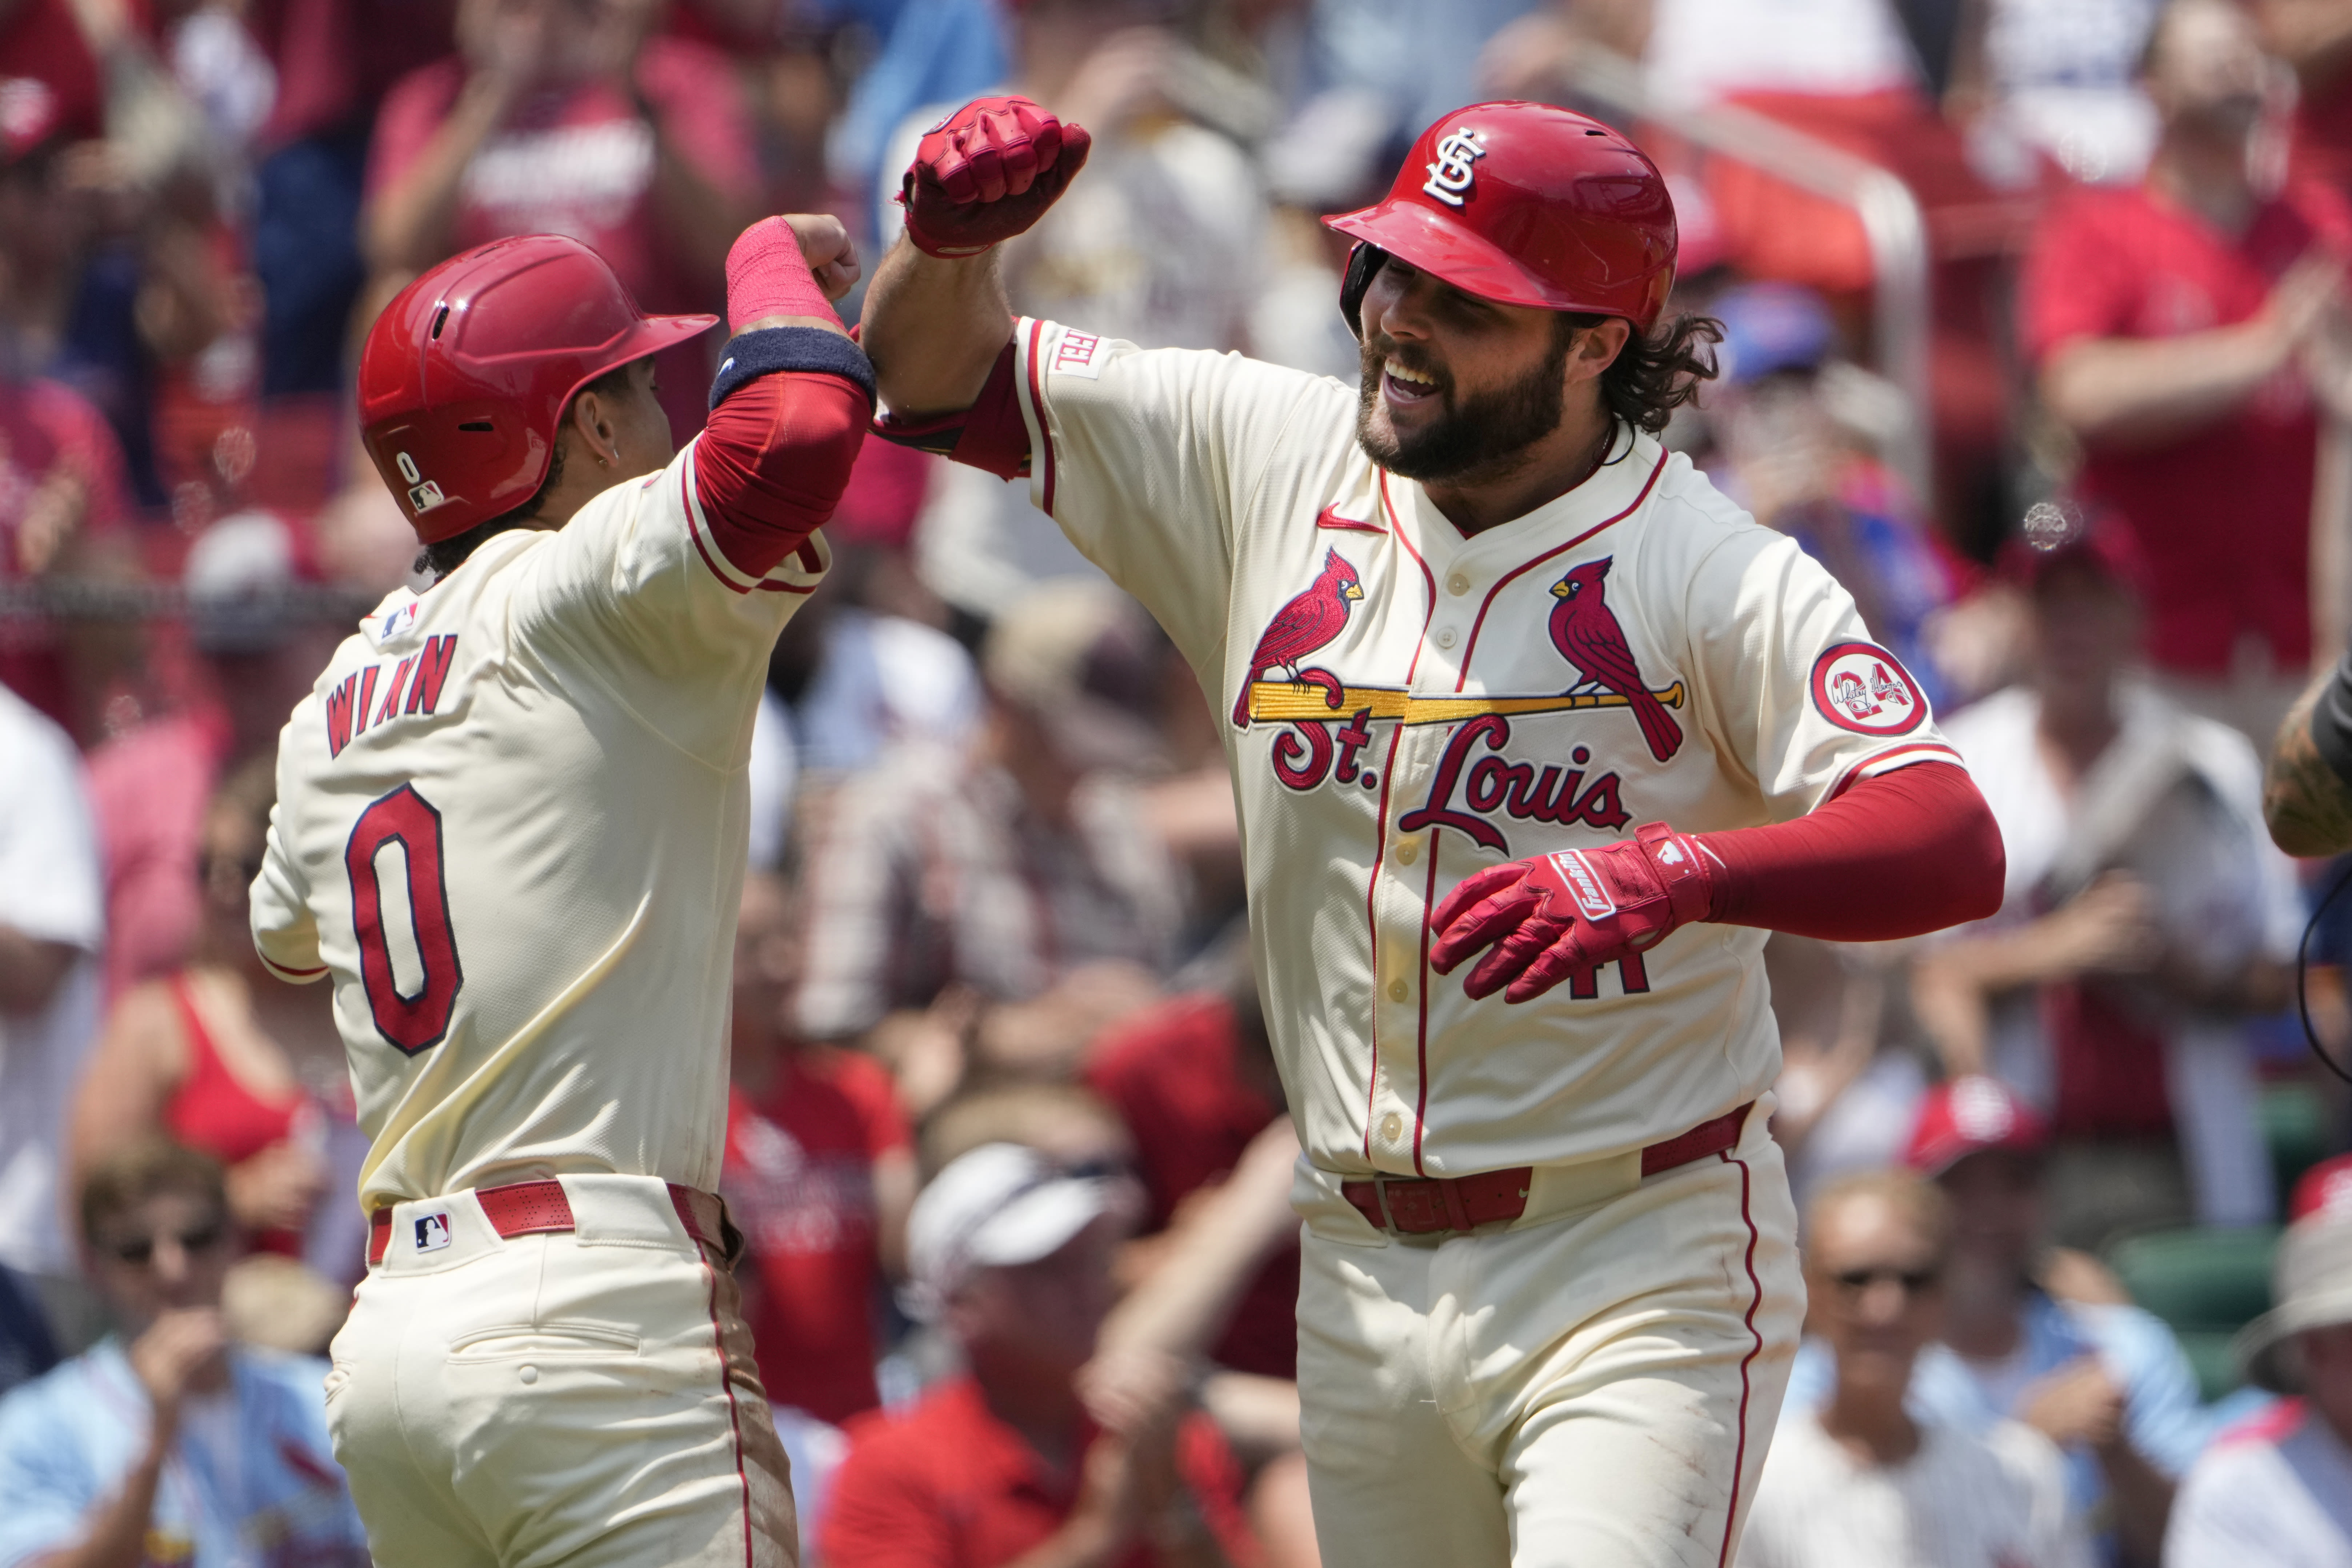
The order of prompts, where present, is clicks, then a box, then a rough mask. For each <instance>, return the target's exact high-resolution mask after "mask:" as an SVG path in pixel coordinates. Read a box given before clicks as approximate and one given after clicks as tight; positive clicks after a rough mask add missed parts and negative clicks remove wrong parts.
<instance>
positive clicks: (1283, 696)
mask: <svg viewBox="0 0 2352 1568" xmlns="http://www.w3.org/2000/svg"><path fill="white" fill-rule="evenodd" d="M1651 695H1652V696H1654V697H1655V698H1656V699H1657V700H1659V701H1661V702H1663V703H1664V704H1665V705H1666V706H1667V707H1669V708H1680V707H1681V706H1682V705H1683V683H1682V682H1681V681H1679V680H1677V681H1675V683H1674V684H1673V685H1672V686H1669V687H1667V688H1666V689H1664V691H1654V692H1652V693H1651ZM1631 705H1632V703H1631V700H1630V699H1628V698H1624V697H1621V696H1619V695H1618V694H1617V693H1615V692H1613V691H1584V692H1578V693H1574V694H1572V695H1555V696H1549V697H1421V696H1416V695H1415V694H1413V693H1412V692H1411V691H1408V690H1406V689H1404V688H1402V687H1401V686H1343V687H1341V688H1340V689H1339V696H1338V698H1337V699H1336V700H1335V699H1334V698H1333V697H1332V695H1331V694H1330V693H1329V692H1328V691H1326V690H1325V689H1323V688H1321V687H1320V686H1309V685H1306V684H1301V683H1297V682H1293V681H1287V680H1261V681H1259V682H1257V683H1256V684H1255V686H1252V687H1251V688H1250V693H1249V716H1250V719H1251V721H1253V722H1255V721H1257V720H1260V719H1265V720H1269V721H1273V722H1276V723H1296V722H1297V721H1301V720H1306V719H1328V718H1330V717H1331V716H1332V715H1333V713H1334V712H1335V711H1336V712H1340V713H1349V712H1354V711H1356V710H1359V709H1361V710H1364V714H1365V717H1367V718H1370V719H1392V720H1396V721H1400V722H1402V723H1406V724H1458V723H1460V722H1461V721H1463V720H1465V719H1475V718H1478V717H1479V716H1481V715H1482V714H1487V713H1507V714H1521V713H1574V712H1578V711H1580V710H1584V709H1589V708H1625V707H1630V706H1631Z"/></svg>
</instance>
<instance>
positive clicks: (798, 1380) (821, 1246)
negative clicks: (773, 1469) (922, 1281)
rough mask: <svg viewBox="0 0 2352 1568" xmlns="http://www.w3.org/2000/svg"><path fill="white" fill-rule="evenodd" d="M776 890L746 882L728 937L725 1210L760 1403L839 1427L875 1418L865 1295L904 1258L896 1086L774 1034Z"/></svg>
mask: <svg viewBox="0 0 2352 1568" xmlns="http://www.w3.org/2000/svg"><path fill="white" fill-rule="evenodd" d="M797 945H798V944H797V943H796V942H795V941H794V938H793V910H792V904H791V900H790V898H789V896H788V895H787V894H786V892H785V890H784V886H783V884H782V882H781V881H779V880H778V879H776V878H774V877H772V876H768V875H766V874H764V873H761V872H757V871H755V872H753V873H751V875H750V876H749V877H748V878H746V879H745V880H744V884H743V906H742V914H741V917H740V921H739V923H738V924H737V926H736V930H735V1013H734V1025H733V1029H734V1033H733V1051H734V1054H733V1059H732V1063H731V1071H732V1074H733V1078H734V1084H733V1088H732V1089H731V1091H730V1098H729V1102H728V1116H727V1162H726V1165H725V1168H724V1170H723V1171H722V1172H721V1173H720V1176H719V1190H720V1191H721V1192H722V1193H723V1194H725V1195H726V1198H727V1205H728V1210H729V1212H730V1215H732V1216H733V1218H734V1221H735V1223H736V1224H737V1225H738V1226H740V1227H741V1229H742V1231H743V1234H744V1237H746V1239H747V1240H748V1241H749V1243H750V1246H751V1254H750V1258H749V1260H748V1261H749V1267H748V1268H744V1269H743V1270H741V1278H742V1284H743V1307H744V1310H743V1317H744V1321H746V1322H748V1323H750V1324H751V1339H752V1343H753V1345H754V1347H755V1349H756V1351H757V1353H758V1355H759V1360H760V1381H761V1382H762V1383H763V1384H766V1385H767V1389H768V1397H769V1398H770V1399H771V1400H772V1401H773V1402H774V1403H775V1404H777V1405H790V1406H794V1407H797V1408H799V1409H801V1410H804V1411H806V1412H808V1413H809V1414H810V1415H814V1416H816V1417H817V1418H818V1419H820V1420H823V1421H829V1422H832V1423H834V1424H835V1425H838V1424H840V1423H841V1422H844V1421H846V1420H848V1419H849V1418H850V1417H851V1416H853V1415H858V1414H859V1413H861V1412H863V1411H867V1410H871V1409H873V1408H874V1407H875V1405H877V1404H879V1403H880V1402H881V1401H880V1397H879V1395H878V1394H877V1393H876V1391H875V1385H874V1362H875V1343H874V1311H875V1304H876V1303H875V1290H876V1288H877V1285H879V1284H880V1282H881V1280H882V1275H883V1266H884V1262H885V1260H886V1259H887V1260H889V1262H890V1263H891V1264H892V1265H893V1267H894V1268H895V1266H896V1264H897V1262H898V1258H900V1256H901V1255H902V1254H903V1251H904V1245H905V1241H904V1238H905V1234H906V1222H907V1210H908V1206H909V1205H911V1204H912V1203H913V1202H914V1197H915V1157H914V1152H913V1142H912V1138H911V1136H910V1134H909V1133H908V1128H907V1119H906V1117H905V1116H904V1115H902V1114H901V1113H900V1111H899V1110H898V1101H897V1100H896V1099H895V1098H894V1094H893V1089H892V1087H891V1083H890V1075H889V1074H888V1073H887V1072H886V1071H884V1070H883V1068H882V1067H881V1065H880V1064H879V1063H877V1062H876V1061H875V1060H874V1059H873V1058H871V1057H866V1056H861V1055H858V1054H857V1053H856V1052H854V1051H845V1050H840V1049H837V1048H835V1047H825V1046H810V1045H805V1044H803V1043H802V1042H800V1041H798V1040H796V1039H794V1038H793V1037H792V1036H791V1035H790V1034H789V1033H787V1032H786V1030H785V1028H784V1020H783V1013H784V1003H785V999H786V998H787V997H788V996H789V995H790V994H791V992H792V985H793V979H794V976H795V973H796V971H797V968H798V964H797V962H796V949H797Z"/></svg>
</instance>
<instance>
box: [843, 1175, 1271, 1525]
mask: <svg viewBox="0 0 2352 1568" xmlns="http://www.w3.org/2000/svg"><path fill="white" fill-rule="evenodd" d="M1120 1206H1121V1205H1120V1203H1119V1198H1118V1183H1117V1182H1116V1181H1114V1180H1109V1179H1105V1178H1100V1177H1086V1176H1076V1175H1069V1174H1065V1173H1063V1172H1062V1171H1061V1170H1059V1169H1058V1168H1057V1167H1056V1166H1055V1165H1054V1164H1052V1163H1049V1162H1048V1161H1047V1160H1046V1159H1045V1157H1044V1156H1043V1155H1041V1154H1038V1153H1036V1152H1034V1151H1031V1150H1028V1149H1024V1148H1021V1147H1018V1146H1016V1145H1013V1144H1010V1143H991V1144H984V1145H982V1147H980V1148H978V1149H975V1150H972V1151H971V1152H969V1153H967V1154H964V1155H963V1156H961V1158H959V1159H957V1160H955V1161H954V1162H952V1163H950V1164H949V1165H948V1166H947V1167H946V1168H945V1169H943V1170H942V1171H940V1173H939V1175H938V1176H937V1177H936V1178H935V1179H934V1180H933V1181H932V1183H931V1184H930V1185H929V1187H927V1188H926V1189H925V1190H924V1192H923V1195H922V1196H921V1197H920V1198H919V1199H917V1200H916V1203H915V1209H914V1214H913V1215H912V1217H911V1218H910V1219H909V1221H908V1255H909V1261H910V1264H911V1268H912V1272H913V1276H914V1294H915V1296H916V1299H917V1300H916V1304H917V1305H918V1307H919V1309H920V1310H922V1311H923V1312H924V1313H925V1315H927V1316H929V1317H930V1318H931V1319H932V1320H933V1321H935V1322H936V1323H937V1324H938V1326H939V1327H940V1330H941V1331H943V1332H944V1334H945V1335H946V1337H947V1338H948V1339H949V1340H950V1341H951V1342H953V1343H954V1344H955V1346H956V1347H957V1349H958V1350H960V1351H961V1352H962V1356H963V1360H964V1363H965V1364H966V1366H967V1368H968V1369H969V1370H968V1372H967V1373H965V1374H964V1375H961V1376H958V1377H955V1378H952V1379H950V1380H949V1381H948V1382H946V1383H944V1384H940V1385H938V1386H936V1387H934V1388H933V1389H932V1390H931V1391H930V1392H929V1393H928V1394H925V1395H924V1397H923V1398H922V1399H921V1400H920V1401H919V1403H917V1404H916V1405H914V1406H913V1407H911V1408H910V1409H908V1410H906V1411H904V1412H902V1413H899V1414H896V1415H868V1416H865V1417H861V1418H860V1419H859V1420H858V1421H857V1422H856V1424H854V1425H853V1426H851V1428H850V1449H849V1457H848V1458H846V1459H845V1460H843V1461H842V1466H841V1469H840V1470H839V1472H838V1473H837V1474H836V1475H835V1479H834V1487H833V1495H832V1500H831V1502H830V1504H829V1511H828V1513H827V1515H826V1520H825V1524H824V1530H823V1532H822V1535H821V1537H820V1544H821V1546H822V1549H823V1557H824V1562H825V1563H827V1564H828V1568H1000V1565H1002V1564H1006V1563H1024V1564H1030V1563H1054V1564H1057V1565H1066V1568H1081V1565H1086V1568H1111V1565H1114V1564H1116V1565H1118V1568H1151V1565H1153V1564H1157V1565H1159V1568H1209V1565H1212V1564H1223V1563H1234V1562H1246V1561H1249V1560H1250V1559H1251V1558H1252V1557H1253V1556H1254V1555H1255V1552H1254V1543H1253V1542H1251V1541H1250V1539H1249V1537H1248V1534H1247V1531H1246V1529H1245V1528H1244V1526H1243V1525H1242V1524H1241V1522H1240V1518H1241V1516H1240V1512H1239V1508H1238V1503H1237V1499H1238V1495H1239V1489H1240V1473H1239V1468H1238V1467H1237V1466H1236V1465H1235V1464H1234V1458H1233V1456H1232V1453H1231V1451H1230V1450H1228V1449H1227V1448H1226V1447H1224V1443H1223V1438H1221V1437H1220V1436H1218V1435H1217V1431H1216V1428H1215V1426H1213V1424H1212V1423H1210V1422H1209V1421H1208V1420H1207V1419H1206V1418H1205V1417H1203V1416H1201V1415H1197V1414H1195V1413H1192V1412H1189V1411H1187V1410H1186V1408H1185V1405H1184V1401H1183V1399H1182V1397H1181V1390H1182V1383H1181V1376H1179V1375H1177V1373H1176V1368H1175V1365H1174V1363H1171V1374H1170V1375H1169V1376H1168V1377H1167V1378H1166V1379H1164V1380H1163V1381H1162V1384H1161V1385H1160V1387H1159V1388H1158V1389H1157V1390H1154V1391H1150V1392H1149V1393H1142V1392H1141V1391H1140V1390H1139V1389H1138V1387H1137V1386H1136V1385H1135V1384H1129V1394H1131V1395H1139V1396H1138V1397H1132V1398H1130V1399H1129V1401H1128V1402H1126V1404H1125V1406H1124V1408H1123V1410H1122V1412H1121V1414H1120V1416H1119V1418H1118V1421H1117V1422H1116V1424H1115V1425H1113V1426H1109V1427H1097V1426H1096V1425H1095V1423H1094V1422H1093V1421H1092V1420H1091V1419H1090V1418H1089V1416H1088V1415H1087V1408H1086V1406H1085V1405H1084V1404H1083V1403H1082V1402H1081V1401H1080V1399H1079V1396H1078V1392H1077V1388H1076V1381H1075V1380H1076V1374H1077V1372H1078V1369H1079V1368H1080V1367H1082V1366H1083V1365H1085V1364H1086V1362H1087V1358H1088V1357H1089V1356H1090V1355H1091V1354H1092V1353H1093V1352H1094V1347H1095V1342H1096V1337H1097V1333H1098V1332H1099V1331H1100V1330H1101V1327H1102V1321H1103V1318H1104V1315H1105V1314H1106V1313H1107V1312H1108V1310H1109V1309H1110V1305H1111V1296H1112V1288H1111V1275H1110V1268H1111V1258H1112V1254H1113V1252H1114V1250H1115V1249H1116V1247H1118V1239H1119V1237H1120V1234H1121V1233H1122V1231H1123V1230H1124V1229H1125V1226H1124V1224H1123V1216H1122V1215H1121V1214H1120V1213H1119V1209H1120Z"/></svg>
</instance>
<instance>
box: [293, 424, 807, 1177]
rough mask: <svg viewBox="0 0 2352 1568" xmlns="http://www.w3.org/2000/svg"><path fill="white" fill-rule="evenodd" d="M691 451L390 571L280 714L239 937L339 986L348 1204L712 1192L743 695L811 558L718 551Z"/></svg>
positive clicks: (739, 852) (721, 1091) (723, 1089)
mask: <svg viewBox="0 0 2352 1568" xmlns="http://www.w3.org/2000/svg"><path fill="white" fill-rule="evenodd" d="M698 444H699V443H698V442H697V443H695V444H690V445H689V446H688V447H687V449H686V450H685V451H683V452H681V453H680V454H679V455H678V456H677V458H674V459H673V460H672V461H671V463H670V464H669V466H668V467H667V468H665V469H663V470H661V471H660V472H657V473H655V474H652V475H649V476H647V477H646V478H645V479H639V480H632V481H629V482H627V483H625V484H622V485H619V486H616V487H614V489H609V490H607V491H605V492H604V494H603V495H601V496H598V497H597V498H596V499H595V500H592V501H590V502H589V503H588V504H587V505H586V506H584V507H583V508H582V509H581V510H579V511H578V512H577V513H576V514H574V515H573V517H572V519H571V521H568V522H567V523H566V524H565V525H564V526H563V528H562V530H560V531H551V532H534V531H515V532H509V533H504V534H499V535H497V536H495V537H494V538H492V539H491V540H489V541H488V542H486V543H485V544H483V545H482V546H481V547H480V548H479V549H478V550H477V551H476V552H475V553H474V555H473V556H472V557H471V558H470V559H469V560H468V561H467V563H466V564H465V566H464V567H462V568H461V569H459V570H458V571H457V572H456V573H455V574H452V575H450V576H449V577H447V578H446V579H445V580H443V581H442V582H441V583H439V584H436V585H435V586H434V587H433V588H431V589H430V590H429V591H427V592H425V593H424V594H422V595H417V594H411V593H409V592H407V591H406V590H402V591H400V592H397V593H394V594H393V595H391V596H390V597H388V598H387V599H385V600H384V601H383V604H382V605H379V606H378V607H377V609H376V611H375V613H374V614H373V615H372V616H369V617H368V618H367V619H366V620H365V621H363V622H362V623H361V626H360V630H359V632H358V634H357V635H355V636H353V637H350V638H349V639H347V640H346V641H345V642H344V643H343V645H342V647H341V648H339V649H338V650H337V651H336V653H335V656H334V658H333V659H332V660H331V661H330V662H329V664H328V666H327V668H326V671H325V673H324V674H322V675H321V676H320V678H319V681H318V684H317V686H316V687H315V689H313V690H312V692H311V694H310V696H309V697H308V698H306V699H304V700H303V701H302V703H301V704H300V706H299V707H297V708H296V709H295V710H294V714H293V717H292V718H291V719H290V720H289V721H288V723H287V726H286V729H285V731H284V732H283V734H282V736H281V737H280V740H279V743H278V805H277V809H276V810H275V811H274V812H273V814H272V816H271V819H270V829H269V842H268V855H267V857H266V858H265V861H264V864H263V867H262V870H261V874H260V876H259V877H258V879H256V881H255V882H254V885H253V929H254V938H255V942H256V944H257V947H258V948H259V949H260V952H261V954H262V957H263V959H264V960H265V961H266V962H267V963H268V965H269V967H270V968H271V970H273V971H274V972H275V973H278V974H280V975H282V976H284V977H285V978H287V979H289V980H298V981H300V980H316V979H321V978H324V979H329V980H331V982H332V984H333V985H334V991H335V998H334V1000H335V1016H336V1022H337V1024H338V1025H339V1026H340V1027H341V1032H342V1037H343V1040H344V1043H345V1046H346V1047H347V1050H348V1054H349V1057H350V1060H351V1069H352V1087H353V1089H354V1090H355V1092H356V1094H357V1096H358V1100H359V1119H360V1124H361V1126H362V1128H364V1129H365V1130H366V1131H367V1133H368V1135H369V1136H370V1138H371V1139H373V1149H372V1150H371V1152H370V1153H369V1156H368V1161H367V1165H366V1168H365V1169H364V1171H363V1172H362V1175H361V1179H360V1201H361V1203H362V1205H363V1206H364V1207H367V1208H370V1209H374V1208H378V1207H382V1206H383V1205H389V1204H393V1203H396V1202H401V1201H404V1200H407V1199H413V1198H421V1197H430V1196H433V1195H436V1194H442V1193H446V1192H451V1191H455V1190H457V1189H459V1188H464V1187H475V1186H492V1185H497V1184H501V1183H505V1182H512V1181H521V1180H532V1179H537V1178H541V1177H546V1176H551V1175H558V1174H572V1173H593V1172H617V1173H627V1174H638V1175H649V1176H659V1177H662V1178H665V1179H667V1180H669V1181H673V1182H680V1183H684V1184H687V1185H689V1186H694V1187H699V1188H702V1189H703V1190H705V1191H709V1190H711V1189H713V1188H715V1187H716V1186H717V1184H718V1181H719V1161H720V1157H721V1153H722V1142H721V1141H722V1136H723V1133H724V1130H725V1125H726V1104H727V1047H726V1039H727V1008H728V997H729V953H730V947H731V944H732V942H733V936H734V929H735V912H736V904H737V901H738V900H739V899H740V896H741V889H742V878H743V856H744V844H745V836H746V831H747V822H748V817H749V809H750V808H749V789H748V782H747V780H748V768H749V762H750V755H751V722H752V715H753V712H754V710H756V708H757V706H758V702H759V696H760V689H761V684H762V682H763V681H764V679H765V678H766V671H767V664H768V655H769V651H770V649H771V648H772V647H773V646H774V644H775V640H776V634H777V632H778V631H779V630H780V629H781V628H782V625H783V623H784V621H785V620H786V619H787V618H788V617H789V616H791V614H792V612H793V609H794V608H795V607H796V606H797V605H800V604H801V603H803V599H804V597H805V595H807V594H808V593H809V592H810V591H811V590H812V589H813V588H814V586H815V585H816V584H817V582H818V581H819V580H820V579H821V578H822V577H823V575H824V570H825V566H826V563H827V556H826V554H825V550H824V545H823V543H822V542H820V541H818V540H817V539H815V538H812V539H811V540H810V541H809V542H807V543H806V544H803V546H802V547H801V548H800V549H799V551H798V552H796V553H794V554H793V555H788V556H786V557H785V559H784V561H783V562H782V564H780V565H779V566H777V567H776V568H774V569H773V570H772V571H771V572H769V573H768V574H766V575H765V576H764V577H757V578H755V577H751V576H748V575H747V574H744V573H742V572H740V571H739V570H737V569H736V568H735V567H734V566H733V565H732V564H731V563H730V562H729V560H728V558H727V556H726V554H725V552H724V550H723V548H722V545H723V542H724V538H725V534H726V525H725V523H724V521H723V520H722V521H721V522H720V525H719V531H718V537H714V536H713V531H712V520H711V519H710V518H709V517H708V516H706V515H705V514H704V511H703V509H702V507H701V504H700V501H699V500H698V491H697V489H696V486H695V476H694V462H695V452H696V448H697V446H698Z"/></svg>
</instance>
